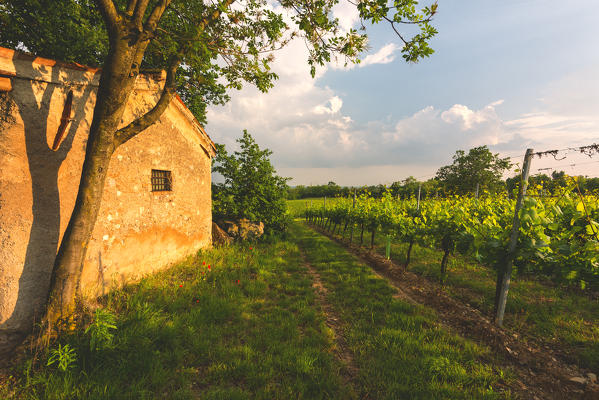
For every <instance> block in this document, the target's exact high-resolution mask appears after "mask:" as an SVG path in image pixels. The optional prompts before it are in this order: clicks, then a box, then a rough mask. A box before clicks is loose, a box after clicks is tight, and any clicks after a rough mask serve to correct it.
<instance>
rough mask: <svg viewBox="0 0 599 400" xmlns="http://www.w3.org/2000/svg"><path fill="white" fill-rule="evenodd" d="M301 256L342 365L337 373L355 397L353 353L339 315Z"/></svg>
mask: <svg viewBox="0 0 599 400" xmlns="http://www.w3.org/2000/svg"><path fill="white" fill-rule="evenodd" d="M300 251H301V250H300ZM302 258H303V259H304V267H305V268H306V270H307V273H308V274H309V276H310V278H311V280H312V287H313V289H314V293H315V295H316V302H317V304H318V306H319V309H320V311H321V312H322V314H323V315H324V317H325V321H326V325H327V327H328V328H329V329H330V333H331V335H332V338H333V340H334V346H333V353H334V354H335V356H336V357H337V359H338V360H339V362H340V363H341V366H342V368H341V369H340V371H339V374H340V376H341V378H342V379H343V382H344V383H345V385H346V386H347V388H348V390H349V394H351V398H356V390H355V388H354V381H355V378H356V376H357V368H356V365H355V362H354V358H353V355H352V353H351V352H350V351H349V349H348V348H347V343H346V340H345V338H344V337H343V333H342V329H341V326H340V318H339V315H338V314H337V312H336V311H335V310H334V309H333V307H332V306H331V304H330V303H329V302H328V300H327V294H328V291H327V289H326V288H325V286H324V285H323V284H322V280H321V279H320V274H319V273H318V272H317V271H316V269H315V268H314V267H313V266H312V265H311V264H309V263H308V262H307V261H306V258H305V255H304V254H303V252H302Z"/></svg>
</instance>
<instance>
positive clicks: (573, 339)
mask: <svg viewBox="0 0 599 400" xmlns="http://www.w3.org/2000/svg"><path fill="white" fill-rule="evenodd" d="M354 235H355V233H354ZM346 236H347V237H348V235H346ZM355 240H356V239H354V243H356V242H355ZM358 240H359V238H358ZM385 244H386V238H385V236H384V235H382V234H380V233H378V234H377V235H375V247H376V251H377V252H378V253H379V254H381V255H384V254H385ZM364 245H365V246H369V245H370V232H364ZM407 248H408V244H407V243H399V242H397V241H392V244H391V259H392V260H394V261H396V262H397V263H399V264H401V265H403V263H404V262H405V254H406V251H407ZM442 256H443V253H442V252H441V251H438V250H435V249H430V248H425V247H421V246H418V245H414V247H413V249H412V255H411V260H410V265H409V270H411V271H413V272H416V273H418V274H420V275H423V276H425V277H427V278H429V279H430V280H432V281H435V282H438V281H439V277H440V263H441V258H442ZM495 277H496V273H495V271H494V270H492V269H491V268H488V267H486V266H484V265H481V264H479V263H477V262H475V261H473V260H471V259H468V258H467V257H463V256H459V255H458V256H451V257H450V259H449V264H448V276H447V280H446V291H447V293H449V294H450V295H451V296H453V297H455V298H457V299H459V300H461V301H464V302H467V303H469V304H471V305H473V306H474V307H476V308H478V309H480V310H482V311H483V312H485V313H487V314H488V315H491V314H492V312H493V302H494V295H495ZM504 325H505V326H506V327H507V328H508V329H513V330H514V331H516V332H519V333H521V334H524V336H525V337H524V338H525V339H526V337H531V338H535V339H537V340H541V341H545V342H548V343H550V344H556V345H559V346H562V347H564V348H565V349H566V350H567V351H568V352H569V353H570V354H571V357H572V362H575V363H577V364H579V365H580V366H582V367H585V368H589V369H591V370H593V371H595V372H597V373H599V300H598V299H592V298H590V297H589V296H585V295H583V294H580V293H576V292H574V291H572V290H569V289H566V288H562V287H557V286H555V285H553V284H552V283H551V282H548V281H543V280H541V279H537V278H534V277H523V276H517V277H515V278H514V279H512V283H511V285H510V292H509V296H508V302H507V306H506V315H505V320H504Z"/></svg>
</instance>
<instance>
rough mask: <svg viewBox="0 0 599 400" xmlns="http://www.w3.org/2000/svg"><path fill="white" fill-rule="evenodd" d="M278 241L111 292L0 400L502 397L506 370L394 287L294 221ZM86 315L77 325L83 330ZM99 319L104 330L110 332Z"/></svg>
mask: <svg viewBox="0 0 599 400" xmlns="http://www.w3.org/2000/svg"><path fill="white" fill-rule="evenodd" d="M290 233H291V234H290V235H289V237H290V240H289V241H280V242H278V243H270V244H259V245H256V246H255V248H254V249H253V250H250V248H249V245H244V246H242V245H235V246H232V247H229V248H219V249H213V250H209V251H205V252H202V253H199V254H198V255H197V256H195V257H190V258H189V259H188V260H186V261H185V262H183V263H181V264H179V265H177V266H175V267H172V268H170V269H168V270H165V271H162V272H160V273H157V274H154V275H151V276H148V277H146V278H145V279H143V280H142V281H141V282H139V283H137V284H132V285H129V286H127V287H125V288H122V289H119V290H115V291H113V292H111V293H110V294H109V295H107V296H106V297H105V298H103V299H101V300H100V302H101V303H102V306H103V307H102V309H101V310H102V311H101V316H103V318H104V319H105V320H106V321H108V322H107V323H106V324H104V325H102V324H99V323H94V324H92V325H91V326H92V328H91V329H90V330H88V331H87V332H86V331H85V329H84V328H83V327H81V328H78V329H76V330H75V331H74V332H72V333H71V334H69V335H66V336H65V337H63V338H62V339H61V341H60V343H54V344H53V345H52V346H51V348H50V350H48V351H45V352H42V353H40V354H38V355H37V356H36V357H33V356H32V355H29V356H27V357H26V359H25V361H23V362H22V363H21V364H19V366H17V367H16V369H15V370H14V371H13V378H11V379H4V381H3V382H0V398H2V399H19V400H21V399H162V398H167V399H195V398H200V399H291V398H293V399H352V398H363V397H368V398H376V399H396V398H406V399H410V398H412V399H430V398H435V399H441V398H448V399H456V398H458V399H459V398H503V397H506V396H507V395H506V394H505V393H503V394H502V393H497V390H494V389H493V388H494V387H496V384H497V383H498V379H499V377H500V376H503V377H504V379H508V378H505V376H510V372H509V371H503V370H501V369H500V368H499V367H497V365H496V364H495V363H491V362H490V361H488V360H493V356H492V354H490V353H489V351H488V350H487V349H485V348H482V347H479V346H477V345H475V344H474V343H472V342H470V341H468V340H465V339H462V338H460V337H458V336H455V335H453V334H450V333H448V332H446V331H445V330H443V329H440V328H438V327H436V320H437V319H436V316H435V314H434V312H432V311H431V310H429V309H426V308H423V307H419V306H413V305H410V304H407V303H405V302H403V301H400V300H396V299H393V297H392V293H393V290H392V288H391V287H390V286H389V285H388V284H387V283H386V282H385V281H384V280H382V279H380V278H378V277H376V276H374V275H373V274H372V271H371V270H370V269H369V268H368V267H367V266H365V265H363V264H361V263H359V262H357V261H356V260H355V259H354V258H353V257H352V256H350V255H349V254H348V253H347V251H346V250H345V249H343V248H342V247H340V246H338V245H336V244H334V243H333V242H331V241H330V240H328V239H326V238H325V237H323V236H321V235H318V234H316V233H315V232H313V231H311V230H309V229H308V228H306V227H304V226H301V225H299V224H297V223H293V224H292V226H291V232H290ZM300 246H301V247H302V248H303V249H304V251H305V254H306V256H307V258H308V259H309V260H310V261H311V263H312V264H313V265H314V268H315V269H316V270H318V272H319V273H320V275H321V278H322V281H323V283H324V285H325V286H326V287H327V288H328V295H327V300H328V301H329V302H330V304H331V306H332V307H333V308H334V309H335V310H336V312H337V313H338V315H339V316H340V326H341V329H342V330H343V331H342V334H343V337H344V338H345V341H346V343H347V346H348V348H349V351H350V352H351V354H352V357H353V359H354V361H355V365H356V366H357V367H358V372H357V376H356V377H355V379H354V381H353V382H352V384H351V385H348V384H347V383H346V382H345V380H344V378H342V376H346V375H345V372H344V371H347V366H346V365H344V364H342V362H341V361H340V360H339V359H338V358H337V357H336V356H335V355H334V354H335V353H334V348H335V346H336V345H337V344H336V343H335V337H334V334H332V331H331V329H330V328H329V327H328V326H327V325H326V324H325V316H324V315H323V314H322V312H321V308H320V305H319V303H318V302H317V301H316V298H315V295H314V289H313V288H312V278H311V277H310V275H309V274H308V273H307V271H306V268H305V266H304V264H303V260H302V258H301V254H300V251H299V247H300ZM208 265H210V266H211V268H210V270H209V269H208ZM238 280H239V283H238ZM108 313H110V314H108ZM92 315H93V313H91V312H89V313H88V314H84V315H83V317H82V320H87V321H88V323H86V324H85V325H89V321H90V319H91V318H92ZM110 315H113V316H114V324H115V326H116V329H111V328H109V327H108V325H109V324H110ZM102 327H103V328H104V329H101V328H102ZM92 337H94V338H96V339H97V340H96V344H97V345H96V346H95V348H92V347H93V346H90V344H91V342H92V340H91V339H92ZM59 345H60V346H61V348H62V349H63V350H64V349H65V346H67V345H68V346H69V347H68V348H71V349H74V350H73V351H74V353H75V354H74V355H76V360H75V361H74V362H72V363H71V365H70V366H69V367H68V368H66V371H62V370H60V369H59V368H58V366H57V364H53V365H50V366H48V365H46V364H47V361H48V359H49V358H50V357H51V355H52V354H53V353H54V355H55V356H56V351H57V349H58V346H59ZM63 358H64V356H63ZM484 360H487V361H484ZM508 397H509V396H508Z"/></svg>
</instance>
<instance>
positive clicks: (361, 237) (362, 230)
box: [360, 224, 364, 246]
mask: <svg viewBox="0 0 599 400" xmlns="http://www.w3.org/2000/svg"><path fill="white" fill-rule="evenodd" d="M363 243H364V224H362V225H361V226H360V246H362V244H363Z"/></svg>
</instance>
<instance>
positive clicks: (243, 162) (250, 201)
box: [212, 130, 288, 233]
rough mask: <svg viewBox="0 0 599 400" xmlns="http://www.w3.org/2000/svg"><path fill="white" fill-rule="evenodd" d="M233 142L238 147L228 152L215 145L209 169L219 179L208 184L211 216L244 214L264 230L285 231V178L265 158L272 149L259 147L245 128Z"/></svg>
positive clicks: (271, 231)
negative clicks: (211, 165)
mask: <svg viewBox="0 0 599 400" xmlns="http://www.w3.org/2000/svg"><path fill="white" fill-rule="evenodd" d="M237 142H238V143H239V146H240V149H239V150H238V151H235V152H233V153H232V154H229V153H227V150H226V149H225V146H224V145H217V148H218V149H217V154H216V157H214V160H213V167H212V170H213V172H215V173H217V174H219V175H220V179H222V182H220V183H213V186H212V210H213V215H214V219H215V220H217V221H218V220H223V219H240V218H247V219H249V220H250V221H254V222H264V226H265V231H266V232H267V233H274V232H283V231H285V229H286V227H287V223H288V217H287V213H286V211H287V203H286V202H285V194H286V192H287V180H288V178H282V177H280V176H278V175H277V174H276V171H275V169H274V167H273V166H272V164H271V163H270V159H269V157H270V155H271V154H272V152H271V151H270V150H268V149H264V150H262V149H260V147H259V146H258V144H257V143H256V141H255V140H254V138H252V136H251V135H250V134H249V133H248V132H247V131H245V130H244V131H243V136H242V137H241V138H240V139H238V140H237Z"/></svg>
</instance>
